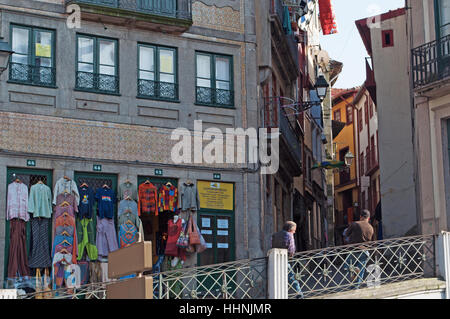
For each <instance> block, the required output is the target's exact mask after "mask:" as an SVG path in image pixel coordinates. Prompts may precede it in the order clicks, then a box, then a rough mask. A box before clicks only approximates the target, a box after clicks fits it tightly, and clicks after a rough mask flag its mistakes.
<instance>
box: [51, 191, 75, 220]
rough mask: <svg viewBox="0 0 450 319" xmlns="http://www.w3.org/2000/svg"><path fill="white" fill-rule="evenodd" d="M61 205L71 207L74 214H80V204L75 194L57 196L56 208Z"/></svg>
mask: <svg viewBox="0 0 450 319" xmlns="http://www.w3.org/2000/svg"><path fill="white" fill-rule="evenodd" d="M64 202H67V204H68V205H66V203H64ZM61 205H64V207H66V206H70V207H71V209H72V211H73V212H74V213H77V212H78V204H77V202H76V198H75V195H73V194H69V193H65V194H64V193H63V194H59V195H58V196H56V207H59V206H61ZM74 216H75V214H74Z"/></svg>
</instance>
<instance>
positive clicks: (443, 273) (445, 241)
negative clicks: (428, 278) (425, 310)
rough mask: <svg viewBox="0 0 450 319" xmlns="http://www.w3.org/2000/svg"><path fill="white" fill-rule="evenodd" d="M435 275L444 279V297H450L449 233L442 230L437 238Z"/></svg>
mask: <svg viewBox="0 0 450 319" xmlns="http://www.w3.org/2000/svg"><path fill="white" fill-rule="evenodd" d="M436 250H437V251H436V255H437V256H436V263H437V275H438V276H440V277H442V278H444V279H445V298H446V299H450V233H449V232H442V233H441V234H440V235H439V237H438V240H437V249H436Z"/></svg>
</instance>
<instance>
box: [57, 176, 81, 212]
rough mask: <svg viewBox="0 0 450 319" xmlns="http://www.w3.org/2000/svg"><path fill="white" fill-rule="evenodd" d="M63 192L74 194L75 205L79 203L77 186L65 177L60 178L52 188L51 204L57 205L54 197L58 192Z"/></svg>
mask: <svg viewBox="0 0 450 319" xmlns="http://www.w3.org/2000/svg"><path fill="white" fill-rule="evenodd" d="M63 193H69V194H73V195H74V196H75V200H76V204H77V206H78V205H79V204H80V194H79V193H78V187H77V184H76V183H75V182H74V181H73V180H67V179H65V178H60V179H59V180H58V181H57V182H56V184H55V188H54V190H53V205H57V204H56V197H57V196H58V195H59V194H63Z"/></svg>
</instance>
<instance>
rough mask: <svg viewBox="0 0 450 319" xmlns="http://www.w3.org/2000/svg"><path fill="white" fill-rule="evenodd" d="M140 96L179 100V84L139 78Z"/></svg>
mask: <svg viewBox="0 0 450 319" xmlns="http://www.w3.org/2000/svg"><path fill="white" fill-rule="evenodd" d="M138 97H141V98H149V99H157V100H170V101H176V100H178V84H176V83H168V82H158V81H151V80H143V79H140V80H138Z"/></svg>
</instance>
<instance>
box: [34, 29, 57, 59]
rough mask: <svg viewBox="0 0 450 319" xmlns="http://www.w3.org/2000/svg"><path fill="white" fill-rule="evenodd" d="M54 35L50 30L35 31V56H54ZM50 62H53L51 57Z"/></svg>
mask: <svg viewBox="0 0 450 319" xmlns="http://www.w3.org/2000/svg"><path fill="white" fill-rule="evenodd" d="M52 38H53V35H52V33H51V32H48V31H35V56H36V57H43V58H51V57H52V54H53V52H52ZM49 60H50V63H51V59H49Z"/></svg>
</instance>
